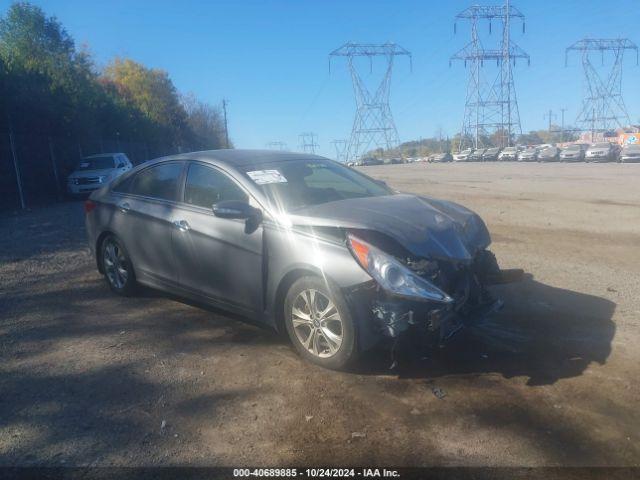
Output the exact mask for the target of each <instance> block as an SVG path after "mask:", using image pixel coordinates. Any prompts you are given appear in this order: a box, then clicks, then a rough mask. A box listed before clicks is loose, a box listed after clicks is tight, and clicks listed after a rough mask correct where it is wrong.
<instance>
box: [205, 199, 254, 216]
mask: <svg viewBox="0 0 640 480" xmlns="http://www.w3.org/2000/svg"><path fill="white" fill-rule="evenodd" d="M212 210H213V214H214V215H215V216H216V217H220V218H243V219H248V218H254V217H257V216H259V215H260V213H261V212H260V210H258V209H257V208H253V207H252V206H251V205H249V204H248V203H247V202H242V201H240V200H225V201H222V202H218V203H216V204H215V205H213V207H212Z"/></svg>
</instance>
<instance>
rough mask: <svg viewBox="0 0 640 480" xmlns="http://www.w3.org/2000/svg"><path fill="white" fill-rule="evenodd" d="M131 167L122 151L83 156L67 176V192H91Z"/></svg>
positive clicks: (79, 193)
mask: <svg viewBox="0 0 640 480" xmlns="http://www.w3.org/2000/svg"><path fill="white" fill-rule="evenodd" d="M132 168H133V164H132V163H131V161H130V160H129V158H127V156H126V155H125V154H124V153H101V154H98V155H90V156H88V157H84V158H83V159H82V160H80V162H79V163H78V165H77V167H76V169H75V170H74V171H73V172H71V174H70V175H69V177H68V178H67V192H68V193H69V194H71V195H82V194H88V193H91V192H93V191H94V190H98V189H99V188H102V187H104V186H105V185H107V184H108V183H109V182H111V181H113V180H114V179H116V178H118V177H119V176H120V175H122V174H123V173H125V172H127V171H129V170H131V169H132Z"/></svg>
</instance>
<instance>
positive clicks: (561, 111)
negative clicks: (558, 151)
mask: <svg viewBox="0 0 640 480" xmlns="http://www.w3.org/2000/svg"><path fill="white" fill-rule="evenodd" d="M566 110H567V109H566V108H561V109H560V117H561V120H560V139H561V140H562V141H563V142H564V112H565V111H566Z"/></svg>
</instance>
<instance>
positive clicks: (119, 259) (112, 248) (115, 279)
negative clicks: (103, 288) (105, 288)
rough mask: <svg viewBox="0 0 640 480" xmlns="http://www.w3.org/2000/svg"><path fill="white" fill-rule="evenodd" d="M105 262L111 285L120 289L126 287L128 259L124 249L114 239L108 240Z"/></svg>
mask: <svg viewBox="0 0 640 480" xmlns="http://www.w3.org/2000/svg"><path fill="white" fill-rule="evenodd" d="M103 264H104V270H105V272H106V274H107V278H108V279H109V283H110V284H111V286H113V287H114V288H116V289H118V290H121V289H122V288H124V286H125V285H126V283H127V279H128V278H129V270H128V261H127V257H126V256H125V254H124V251H123V250H122V248H121V247H120V245H118V243H117V242H115V241H114V240H111V239H110V240H107V244H106V245H105V247H104V257H103Z"/></svg>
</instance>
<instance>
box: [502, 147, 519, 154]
mask: <svg viewBox="0 0 640 480" xmlns="http://www.w3.org/2000/svg"><path fill="white" fill-rule="evenodd" d="M516 150H517V147H507V148H505V149H504V150H503V152H506V153H511V152H515V151H516Z"/></svg>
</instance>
